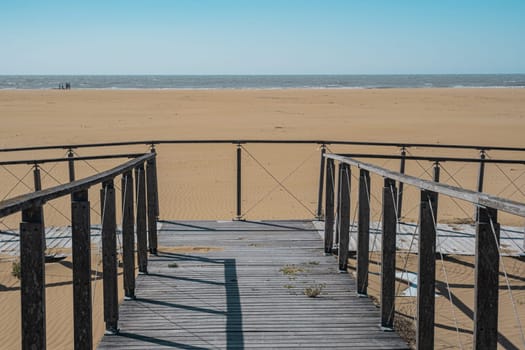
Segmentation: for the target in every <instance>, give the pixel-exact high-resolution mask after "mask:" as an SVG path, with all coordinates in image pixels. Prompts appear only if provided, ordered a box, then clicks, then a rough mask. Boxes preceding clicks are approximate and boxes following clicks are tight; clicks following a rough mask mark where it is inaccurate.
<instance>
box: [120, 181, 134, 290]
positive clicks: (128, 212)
mask: <svg viewBox="0 0 525 350" xmlns="http://www.w3.org/2000/svg"><path fill="white" fill-rule="evenodd" d="M134 226H135V225H134V220H133V176H132V174H131V171H128V172H125V173H124V174H123V176H122V250H123V252H122V255H123V256H122V260H123V263H124V296H125V298H126V299H135V257H134V250H135V247H134V246H135V232H134Z"/></svg>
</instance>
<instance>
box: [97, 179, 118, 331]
mask: <svg viewBox="0 0 525 350" xmlns="http://www.w3.org/2000/svg"><path fill="white" fill-rule="evenodd" d="M100 203H101V212H102V268H103V271H104V273H103V282H104V322H105V323H106V334H116V333H117V332H118V288H117V219H116V210H115V188H114V186H113V180H110V181H106V182H104V183H103V184H102V189H101V190H100Z"/></svg>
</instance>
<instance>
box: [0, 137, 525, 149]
mask: <svg viewBox="0 0 525 350" xmlns="http://www.w3.org/2000/svg"><path fill="white" fill-rule="evenodd" d="M199 143H200V144H209V143H215V144H221V143H222V144H249V143H259V144H264V143H266V144H318V145H353V146H378V147H399V148H411V147H422V148H450V149H470V150H479V151H489V150H493V151H517V152H525V147H504V146H484V145H457V144H431V143H406V142H366V141H341V140H271V139H265V140H263V139H261V140H257V139H224V140H221V139H214V140H205V139H195V140H143V141H123V142H106V143H83V144H62V145H51V146H33V147H14V148H0V152H19V151H37V150H50V149H69V150H71V149H77V148H94V147H113V146H132V145H150V146H154V145H163V144H199Z"/></svg>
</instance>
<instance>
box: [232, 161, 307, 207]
mask: <svg viewBox="0 0 525 350" xmlns="http://www.w3.org/2000/svg"><path fill="white" fill-rule="evenodd" d="M314 155H316V153H312V154H311V155H310V156H308V157H307V158H306V159H305V160H304V161H302V162H301V163H300V164H299V165H298V166H297V167H296V168H295V169H294V170H292V171H291V172H290V173H289V174H288V175H286V176H285V177H284V178H283V179H282V180H281V182H282V183H284V182H285V181H286V180H288V178H290V177H291V176H292V175H294V174H295V173H296V172H297V171H298V170H299V169H301V168H302V167H303V166H304V164H306V163H307V162H308V161H309V160H310V159H312V157H313V156H314ZM279 187H280V184H277V185H276V186H275V187H273V188H272V189H271V190H270V191H268V192H267V193H266V194H265V195H264V196H262V197H261V198H260V199H259V200H257V202H256V203H255V204H254V205H252V206H251V207H250V208H248V209H247V210H246V211H245V212H244V213H243V214H242V216H246V215H247V214H248V213H249V212H250V211H252V210H253V209H255V207H257V206H258V205H259V204H260V203H261V202H262V201H264V200H265V199H266V198H268V196H270V195H271V194H272V193H273V192H275V190H276V189H278V188H279Z"/></svg>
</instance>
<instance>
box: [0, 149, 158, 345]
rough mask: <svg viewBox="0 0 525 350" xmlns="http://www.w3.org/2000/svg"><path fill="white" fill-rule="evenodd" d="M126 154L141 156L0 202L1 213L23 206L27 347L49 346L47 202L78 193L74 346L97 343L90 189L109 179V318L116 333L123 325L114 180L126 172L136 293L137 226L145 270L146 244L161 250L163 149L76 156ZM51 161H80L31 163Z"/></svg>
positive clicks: (128, 278) (127, 236)
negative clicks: (159, 160)
mask: <svg viewBox="0 0 525 350" xmlns="http://www.w3.org/2000/svg"><path fill="white" fill-rule="evenodd" d="M123 156H125V157H135V158H134V159H132V160H129V161H127V162H125V163H123V164H121V165H119V166H117V167H115V168H113V169H110V170H107V171H103V172H100V173H98V174H96V175H93V176H90V177H87V178H84V179H80V180H75V181H72V182H69V183H66V184H63V185H60V186H56V187H52V188H47V189H44V190H37V191H35V192H32V193H29V194H25V195H22V196H18V197H15V198H11V199H9V200H6V201H3V202H0V218H1V217H5V216H7V215H10V214H14V213H17V212H21V213H22V222H21V223H20V271H21V273H20V286H21V306H22V307H21V313H22V331H21V334H22V349H45V348H46V307H45V264H44V258H45V253H44V250H45V236H44V230H45V227H44V222H43V220H44V215H43V214H44V211H43V209H44V206H45V204H46V203H47V202H49V201H52V200H53V199H57V198H60V197H64V196H67V195H71V230H72V234H71V236H72V255H73V309H74V311H73V314H74V345H75V349H89V350H91V349H92V348H93V340H92V339H93V336H92V299H91V293H92V291H91V237H90V235H91V223H90V202H89V198H88V189H89V188H90V187H92V186H95V185H97V184H101V185H102V188H101V190H100V198H101V212H102V255H103V261H102V264H103V288H104V321H105V325H106V331H107V332H110V333H114V332H116V331H117V329H118V290H117V246H116V239H117V225H116V222H117V221H116V208H115V186H114V180H115V178H116V177H117V176H119V175H122V185H121V190H122V203H123V213H122V215H123V218H122V223H123V224H122V239H123V268H124V289H125V297H126V298H134V297H135V258H134V250H135V247H134V246H135V242H134V241H135V238H134V236H135V225H136V235H137V255H138V269H139V273H145V272H147V249H148V248H149V251H150V253H152V254H156V253H157V226H156V225H157V218H158V191H157V178H156V162H155V157H156V153H154V152H152V153H148V154H141V155H129V154H128V155H113V156H100V157H98V156H97V157H83V158H82V157H79V158H76V160H79V159H101V158H120V157H123ZM46 161H54V162H59V161H67V162H74V161H75V160H71V159H68V158H66V159H48V160H32V161H29V163H31V164H32V163H35V164H36V163H44V162H46ZM21 162H26V161H21ZM70 164H71V163H70ZM70 169H71V167H70ZM72 169H74V168H72ZM133 172H134V176H133ZM70 178H74V173H73V174H72V173H70ZM133 178H135V183H133ZM134 191H136V197H135V198H136V205H137V208H136V210H135V209H134V208H133V206H134ZM135 212H136V213H137V215H136V218H134V213H135ZM148 240H149V242H148Z"/></svg>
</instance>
